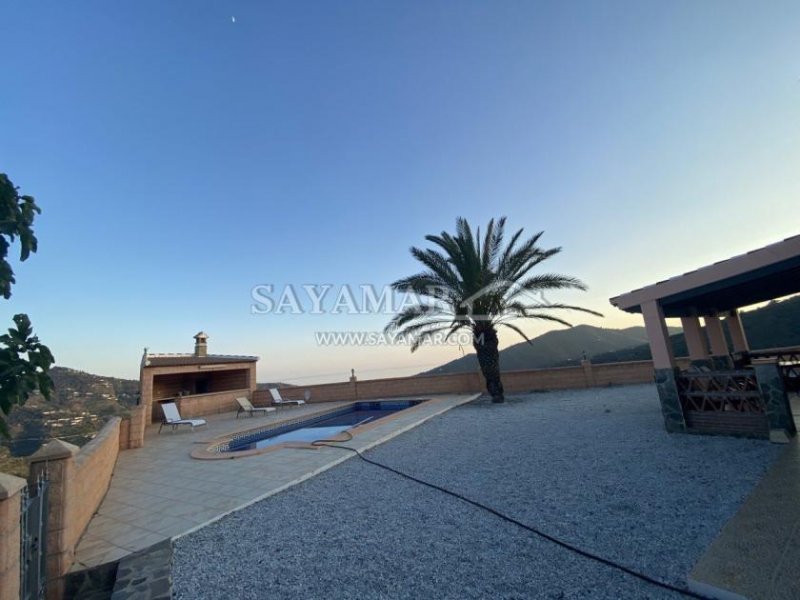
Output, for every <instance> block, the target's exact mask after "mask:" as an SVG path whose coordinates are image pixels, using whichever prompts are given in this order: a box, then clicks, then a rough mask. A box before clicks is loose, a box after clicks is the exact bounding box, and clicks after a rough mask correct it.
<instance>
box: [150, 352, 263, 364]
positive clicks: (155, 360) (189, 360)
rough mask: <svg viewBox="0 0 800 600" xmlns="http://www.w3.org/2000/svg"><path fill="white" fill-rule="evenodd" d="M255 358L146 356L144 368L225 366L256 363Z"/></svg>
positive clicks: (222, 355) (174, 355)
mask: <svg viewBox="0 0 800 600" xmlns="http://www.w3.org/2000/svg"><path fill="white" fill-rule="evenodd" d="M257 360H258V357H257V356H234V355H230V354H209V355H208V356H196V355H194V354H148V355H147V357H146V359H145V362H144V366H145V367H183V366H188V365H202V366H207V365H227V364H230V363H243V362H256V361H257Z"/></svg>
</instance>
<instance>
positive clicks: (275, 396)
mask: <svg viewBox="0 0 800 600" xmlns="http://www.w3.org/2000/svg"><path fill="white" fill-rule="evenodd" d="M269 393H270V394H272V403H273V404H274V405H275V406H285V405H287V404H297V405H298V406H300V405H301V404H305V403H306V401H305V400H284V399H283V398H281V393H280V392H279V391H278V388H269Z"/></svg>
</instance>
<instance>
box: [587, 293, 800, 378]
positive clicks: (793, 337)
mask: <svg viewBox="0 0 800 600" xmlns="http://www.w3.org/2000/svg"><path fill="white" fill-rule="evenodd" d="M741 318H742V326H743V327H744V331H745V335H746V336H747V342H748V344H749V345H750V348H751V349H752V350H760V349H763V348H779V347H781V346H800V296H794V297H792V298H789V299H787V300H783V301H773V302H770V303H769V304H767V305H766V306H763V307H761V308H757V309H755V310H751V311H747V312H743V313H741ZM725 334H726V336H727V330H726V332H725ZM671 339H672V347H673V350H674V351H675V356H686V355H687V354H688V353H689V351H688V350H687V349H686V340H685V339H684V338H683V334H682V333H678V334H675V335H673V336H671ZM728 345H729V346H730V339H729V340H728ZM650 358H651V355H650V346H649V345H647V344H639V345H638V346H634V347H632V348H625V349H622V350H617V351H611V352H604V353H601V354H598V355H597V356H593V357H592V362H596V363H610V362H622V361H627V360H650Z"/></svg>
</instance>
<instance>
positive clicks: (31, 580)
mask: <svg viewBox="0 0 800 600" xmlns="http://www.w3.org/2000/svg"><path fill="white" fill-rule="evenodd" d="M49 487H50V486H49V483H48V481H47V480H46V479H39V480H38V481H37V482H36V484H35V485H33V486H28V487H27V488H25V489H24V490H23V492H22V513H21V515H20V568H21V571H22V572H21V578H20V584H21V585H20V588H21V593H20V596H21V599H22V600H40V599H42V598H44V597H45V582H46V577H47V493H48V489H49Z"/></svg>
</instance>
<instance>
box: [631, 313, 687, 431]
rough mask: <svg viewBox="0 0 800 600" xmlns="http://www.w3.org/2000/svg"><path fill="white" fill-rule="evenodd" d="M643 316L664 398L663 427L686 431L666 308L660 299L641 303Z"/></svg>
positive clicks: (662, 408)
mask: <svg viewBox="0 0 800 600" xmlns="http://www.w3.org/2000/svg"><path fill="white" fill-rule="evenodd" d="M642 316H643V317H644V326H645V329H646V330H647V338H648V340H649V341H650V351H651V352H652V354H653V369H654V371H655V373H654V375H655V384H656V389H657V390H658V397H659V399H660V400H661V414H662V415H663V416H664V427H665V428H666V430H667V431H669V432H670V433H679V432H684V431H686V419H685V418H684V416H683V408H682V407H681V399H680V396H679V394H678V379H677V378H678V374H679V370H678V368H677V367H676V365H675V354H674V352H673V350H672V340H670V338H669V331H668V330H667V324H666V321H665V319H664V311H663V310H662V308H661V305H660V304H659V303H658V302H657V301H652V302H648V303H646V304H642Z"/></svg>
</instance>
